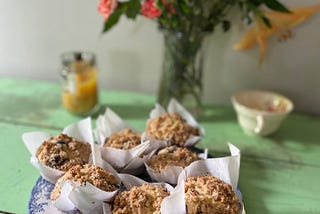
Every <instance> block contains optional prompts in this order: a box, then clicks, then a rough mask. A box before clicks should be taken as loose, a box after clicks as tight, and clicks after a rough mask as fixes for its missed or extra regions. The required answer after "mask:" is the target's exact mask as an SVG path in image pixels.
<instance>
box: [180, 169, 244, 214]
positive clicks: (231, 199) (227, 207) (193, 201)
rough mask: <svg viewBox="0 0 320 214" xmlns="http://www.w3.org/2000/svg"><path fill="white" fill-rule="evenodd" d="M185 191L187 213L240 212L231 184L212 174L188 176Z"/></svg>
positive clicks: (226, 213)
mask: <svg viewBox="0 0 320 214" xmlns="http://www.w3.org/2000/svg"><path fill="white" fill-rule="evenodd" d="M184 192H185V201H186V206H187V207H186V208H187V214H197V213H217V214H220V213H221V214H222V213H223V214H238V212H239V210H240V203H239V200H238V198H237V196H236V194H235V193H234V191H233V190H232V187H231V185H229V184H226V183H224V182H223V181H221V180H220V179H218V178H216V177H214V176H212V175H206V176H198V177H189V178H187V180H186V182H185V184H184Z"/></svg>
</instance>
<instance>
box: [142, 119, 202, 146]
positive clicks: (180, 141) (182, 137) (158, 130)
mask: <svg viewBox="0 0 320 214" xmlns="http://www.w3.org/2000/svg"><path fill="white" fill-rule="evenodd" d="M146 133H147V135H148V136H149V138H150V139H153V140H166V141H169V142H170V143H172V144H175V145H178V146H184V144H185V142H186V141H187V139H188V138H189V137H190V136H191V135H195V136H199V130H198V129H197V128H195V127H193V126H191V125H189V124H188V123H187V122H186V120H185V119H183V118H182V117H181V116H180V115H179V114H178V113H172V114H169V113H165V114H162V115H160V116H159V117H156V118H154V119H150V120H149V121H148V123H147V128H146Z"/></svg>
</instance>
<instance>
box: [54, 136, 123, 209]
mask: <svg viewBox="0 0 320 214" xmlns="http://www.w3.org/2000/svg"><path fill="white" fill-rule="evenodd" d="M91 149H92V164H93V165H95V166H100V167H102V168H103V169H105V170H108V171H109V172H111V173H112V174H113V175H114V176H115V178H116V180H117V185H118V186H119V187H120V184H121V180H120V178H119V177H118V174H117V172H116V171H115V170H114V169H113V168H112V166H111V165H109V164H108V163H106V162H105V161H103V160H102V159H101V153H100V148H99V146H98V145H96V144H95V143H93V142H92V143H91ZM60 187H61V194H60V196H59V197H58V198H57V199H56V200H55V201H54V202H53V205H54V206H55V207H57V208H58V209H59V210H62V211H67V212H68V211H73V210H76V209H78V210H80V211H81V212H82V213H108V205H107V204H106V203H105V202H110V201H112V200H113V198H114V197H115V195H116V194H117V193H118V191H119V190H115V191H112V192H107V191H103V190H101V189H99V188H97V187H95V186H94V185H92V184H91V183H89V182H86V184H85V185H83V184H80V183H78V182H75V181H72V180H67V181H64V182H62V183H61V185H60Z"/></svg>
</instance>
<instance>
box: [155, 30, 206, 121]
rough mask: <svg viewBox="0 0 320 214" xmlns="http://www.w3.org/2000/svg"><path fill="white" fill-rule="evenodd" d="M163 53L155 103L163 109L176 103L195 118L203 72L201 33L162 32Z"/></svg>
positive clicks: (202, 37)
mask: <svg viewBox="0 0 320 214" xmlns="http://www.w3.org/2000/svg"><path fill="white" fill-rule="evenodd" d="M163 33H164V44H165V52H164V59H163V68H162V76H161V81H160V86H159V90H158V98H157V99H158V100H157V101H158V103H159V104H161V105H162V106H164V107H166V106H167V104H168V103H169V101H170V99H171V98H175V99H176V100H178V101H179V102H180V103H181V104H182V105H183V106H184V107H185V108H187V110H189V111H190V113H192V114H193V116H194V117H196V118H198V117H199V116H200V115H201V113H202V73H203V60H204V52H203V48H202V43H203V40H204V38H205V34H204V33H182V32H174V31H166V30H163Z"/></svg>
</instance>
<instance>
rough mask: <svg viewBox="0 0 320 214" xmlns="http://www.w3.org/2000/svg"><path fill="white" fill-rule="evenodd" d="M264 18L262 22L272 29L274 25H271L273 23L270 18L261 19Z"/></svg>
mask: <svg viewBox="0 0 320 214" xmlns="http://www.w3.org/2000/svg"><path fill="white" fill-rule="evenodd" d="M261 18H262V21H263V23H264V24H265V25H266V26H267V27H268V28H272V25H271V22H270V20H269V19H268V18H266V17H264V16H263V17H261Z"/></svg>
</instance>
